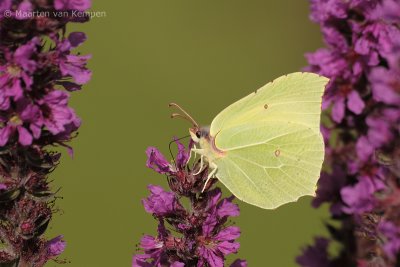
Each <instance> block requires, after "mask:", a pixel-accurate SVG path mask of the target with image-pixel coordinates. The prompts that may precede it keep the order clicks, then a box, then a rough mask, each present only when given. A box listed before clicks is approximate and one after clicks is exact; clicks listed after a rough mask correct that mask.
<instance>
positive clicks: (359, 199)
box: [340, 177, 385, 214]
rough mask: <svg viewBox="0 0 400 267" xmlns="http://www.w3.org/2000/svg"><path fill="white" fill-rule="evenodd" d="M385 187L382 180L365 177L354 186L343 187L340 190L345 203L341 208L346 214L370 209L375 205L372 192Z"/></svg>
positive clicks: (359, 212)
mask: <svg viewBox="0 0 400 267" xmlns="http://www.w3.org/2000/svg"><path fill="white" fill-rule="evenodd" d="M384 188H385V185H384V184H383V183H382V181H380V180H378V179H376V180H374V181H372V179H370V178H368V177H365V178H361V179H360V181H359V182H358V183H356V184H355V185H354V186H346V187H343V188H342V190H341V191H340V193H341V196H342V199H343V202H344V203H345V204H346V205H347V206H345V207H343V208H342V210H343V212H345V213H347V214H353V213H356V214H361V213H363V212H367V211H371V210H372V209H373V208H374V207H375V205H376V199H375V197H374V193H375V192H377V191H379V190H382V189H384Z"/></svg>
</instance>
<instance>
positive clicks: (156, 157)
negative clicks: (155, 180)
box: [146, 147, 173, 174]
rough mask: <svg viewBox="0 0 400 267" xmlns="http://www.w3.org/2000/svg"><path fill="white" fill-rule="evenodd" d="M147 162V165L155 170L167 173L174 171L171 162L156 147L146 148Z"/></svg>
mask: <svg viewBox="0 0 400 267" xmlns="http://www.w3.org/2000/svg"><path fill="white" fill-rule="evenodd" d="M146 155H147V163H146V166H147V167H148V168H151V169H153V170H155V171H156V172H158V173H161V174H165V173H171V172H173V170H172V166H171V164H169V162H168V161H167V160H166V159H165V157H164V156H163V154H161V152H160V151H159V150H158V149H157V148H155V147H149V148H147V149H146Z"/></svg>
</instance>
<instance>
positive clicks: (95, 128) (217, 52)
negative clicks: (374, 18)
mask: <svg viewBox="0 0 400 267" xmlns="http://www.w3.org/2000/svg"><path fill="white" fill-rule="evenodd" d="M93 2H94V3H93V8H92V10H93V11H106V13H107V17H103V18H94V19H93V20H92V21H91V22H90V23H88V24H84V25H74V26H72V27H71V28H70V29H73V30H81V31H85V32H86V33H87V34H88V37H89V39H88V42H87V43H86V44H85V45H84V46H83V47H81V48H80V51H81V52H83V53H90V54H92V55H93V59H92V60H91V61H90V68H91V69H92V70H93V79H92V81H91V82H90V84H89V85H87V86H86V87H85V88H84V90H83V91H81V92H77V93H75V94H74V96H73V98H72V106H74V107H75V108H76V111H77V113H78V114H79V115H80V116H81V117H82V119H83V126H82V128H81V130H80V134H79V136H78V138H76V139H75V141H74V142H73V146H74V150H75V157H74V158H73V159H71V158H69V157H68V156H67V155H64V157H63V160H62V163H61V164H60V166H59V167H58V169H57V170H56V171H55V172H54V173H53V176H52V178H53V179H55V182H54V187H55V188H56V187H59V186H61V187H62V191H61V193H60V195H62V196H63V199H60V200H59V201H58V206H59V207H60V208H61V209H62V212H60V213H59V214H58V215H57V216H56V217H55V218H54V220H53V222H52V224H51V229H50V231H49V236H53V235H57V234H64V236H65V239H66V240H67V242H68V247H67V249H66V252H65V253H64V254H63V256H64V257H65V258H66V259H67V260H68V261H70V264H68V266H76V267H92V266H93V267H94V266H96V267H102V266H131V258H132V255H133V254H134V252H135V245H136V244H137V243H138V242H139V240H140V237H141V236H142V234H143V233H150V234H153V233H155V229H156V224H155V221H154V219H153V218H152V216H151V215H148V214H146V213H145V212H144V210H143V208H142V206H141V199H142V198H144V197H146V196H147V194H148V193H147V189H146V185H147V184H149V183H153V184H161V185H163V186H165V187H166V179H165V177H164V176H162V175H158V174H156V173H155V172H153V171H152V170H149V169H147V168H146V167H145V161H146V157H145V153H144V152H145V149H146V147H147V146H150V145H154V146H157V147H158V148H160V150H161V151H163V152H164V153H165V154H166V155H168V142H169V140H170V139H171V138H172V136H184V135H186V134H187V128H188V126H189V125H188V123H186V122H184V121H180V120H170V119H169V114H170V112H171V111H170V110H169V109H168V107H167V104H168V102H170V101H174V102H177V103H179V104H181V105H182V106H183V107H185V108H186V109H187V110H189V111H190V113H191V114H192V115H193V116H194V117H195V118H196V119H197V120H198V121H200V122H201V123H203V124H208V123H210V122H211V120H212V118H213V117H214V116H215V115H216V114H217V113H218V112H219V111H221V110H222V109H223V108H224V107H226V106H227V105H229V104H231V103H232V102H234V101H235V100H237V99H239V98H241V97H243V96H245V95H247V94H248V93H250V92H252V91H254V90H255V89H257V88H258V87H260V86H262V85H264V84H265V83H267V82H268V81H270V80H271V79H273V78H276V77H278V76H280V75H282V74H285V73H290V72H294V71H298V70H299V69H301V67H302V66H304V65H305V64H306V62H305V60H304V57H303V54H304V53H305V52H307V51H312V50H315V49H316V48H318V47H319V46H321V42H320V39H321V36H320V33H319V29H318V27H317V26H316V25H314V24H312V23H311V22H310V21H309V20H308V3H307V1H293V0H274V1H271V0H269V1H265V0H253V1H244V0H241V1H238V0H229V1H228V0H221V1H211V0H203V1H188V0H172V1H165V0H143V1H136V0H131V1H124V3H121V1H115V2H114V1H93ZM310 200H311V199H310V198H309V197H307V198H303V199H301V200H300V201H299V202H298V203H293V204H288V205H285V206H283V207H281V208H279V209H278V210H273V211H267V210H261V209H259V208H255V207H252V206H249V205H247V204H244V203H240V207H241V216H240V217H239V218H237V219H236V220H235V221H236V223H237V225H238V226H240V227H241V229H242V237H241V238H240V242H241V249H240V253H239V255H238V257H240V258H245V259H247V260H248V262H249V266H278V267H290V266H296V265H295V263H294V258H295V256H296V255H298V254H299V253H300V248H301V247H302V246H304V245H305V244H307V243H310V242H311V241H312V238H313V236H314V235H315V234H317V233H323V232H324V229H323V226H322V223H321V222H322V221H323V219H324V218H325V217H326V216H325V215H326V210H314V209H312V208H311V207H310ZM48 266H56V264H55V263H50V264H48Z"/></svg>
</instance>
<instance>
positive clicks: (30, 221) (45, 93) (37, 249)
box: [0, 0, 91, 267]
mask: <svg viewBox="0 0 400 267" xmlns="http://www.w3.org/2000/svg"><path fill="white" fill-rule="evenodd" d="M89 7H90V1H88V0H62V1H61V0H55V1H50V0H43V1H34V0H1V1H0V111H1V112H0V150H1V153H0V242H1V243H2V246H1V248H0V265H1V266H3V265H7V266H8V265H10V266H11V265H12V266H14V265H13V264H14V263H16V262H18V263H19V265H18V266H27V267H42V266H44V265H45V264H46V263H47V262H48V261H50V260H54V261H56V262H58V263H62V261H60V260H59V259H58V257H59V255H60V254H61V253H62V252H63V251H64V249H65V245H66V243H65V241H64V240H63V237H62V236H58V237H56V238H54V239H51V240H47V238H46V237H45V232H46V229H47V228H48V226H49V223H50V221H51V219H52V216H53V214H54V213H55V212H56V211H57V209H55V208H54V202H55V200H56V198H55V193H54V192H52V191H51V188H50V186H49V181H50V179H49V178H48V176H49V174H50V173H51V172H52V171H53V169H54V168H55V167H56V166H57V165H58V164H59V160H60V153H57V152H53V151H52V147H53V146H54V145H61V146H65V147H67V148H68V149H69V151H71V148H70V147H69V146H68V145H67V142H68V141H70V140H71V139H72V138H73V137H74V136H75V135H76V131H77V130H78V128H79V126H80V123H81V122H80V119H79V118H78V117H77V116H76V114H75V112H74V110H73V109H72V108H71V107H69V106H68V100H69V92H66V91H71V92H72V91H76V90H78V89H80V88H81V87H82V85H83V84H85V83H86V82H88V81H89V79H90V76H91V72H90V71H89V70H88V69H87V68H86V63H87V60H88V59H89V56H84V55H80V54H76V53H75V52H74V51H73V49H75V48H77V47H78V46H79V45H81V44H82V43H83V42H84V41H85V40H86V36H85V34H84V33H81V32H73V33H70V34H69V35H68V36H66V35H65V32H67V24H68V23H70V22H74V19H73V18H72V17H63V18H61V17H43V16H37V17H31V16H28V17H22V16H19V15H18V14H20V13H21V12H22V11H23V12H28V11H29V12H35V11H42V12H48V13H50V14H51V13H53V12H55V11H56V10H68V11H74V10H76V11H85V10H86V9H87V8H89ZM6 10H7V11H10V16H8V17H4V16H3V15H4V14H5V13H4V11H6ZM17 11H18V12H17ZM85 20H87V19H85ZM85 20H81V21H80V22H84V21H85ZM48 44H50V45H48Z"/></svg>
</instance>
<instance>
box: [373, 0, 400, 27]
mask: <svg viewBox="0 0 400 267" xmlns="http://www.w3.org/2000/svg"><path fill="white" fill-rule="evenodd" d="M375 15H376V16H375V17H376V18H383V19H385V20H388V21H389V22H392V23H398V22H399V21H400V3H399V2H398V1H396V0H385V1H382V2H381V3H380V6H379V7H378V8H377V10H376V11H375Z"/></svg>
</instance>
